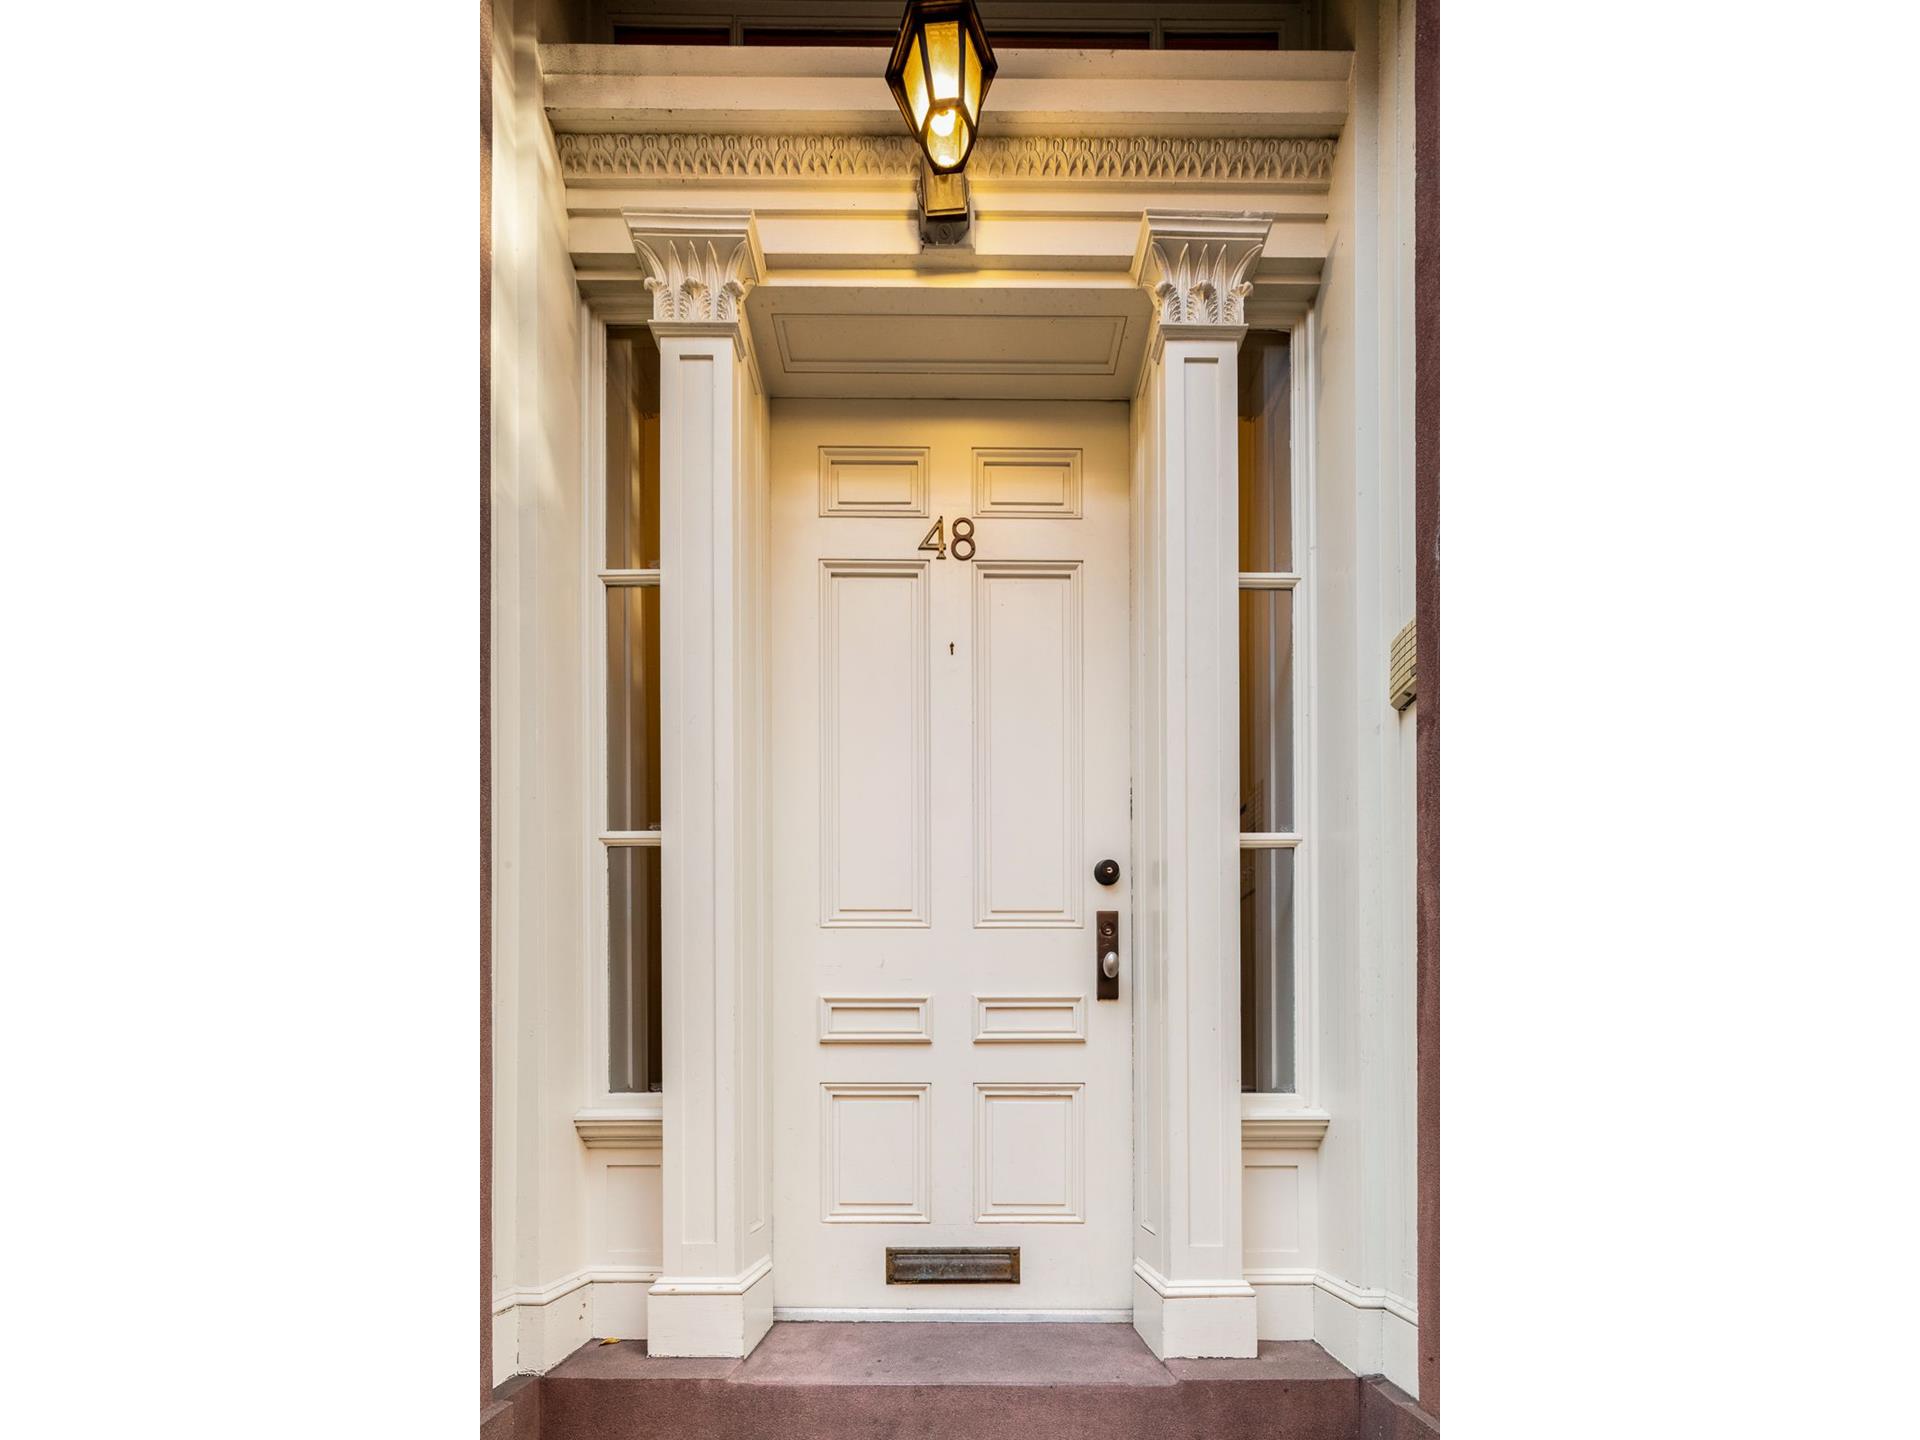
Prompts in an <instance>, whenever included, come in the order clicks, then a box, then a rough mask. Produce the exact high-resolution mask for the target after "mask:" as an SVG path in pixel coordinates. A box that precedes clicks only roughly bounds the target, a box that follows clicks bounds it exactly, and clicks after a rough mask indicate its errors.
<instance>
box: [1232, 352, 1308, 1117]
mask: <svg viewBox="0 0 1920 1440" xmlns="http://www.w3.org/2000/svg"><path fill="white" fill-rule="evenodd" d="M1292 359H1293V357H1292V355H1291V353H1290V351H1289V347H1288V341H1287V337H1286V336H1285V335H1282V334H1279V333H1276V332H1272V331H1259V330H1255V331H1251V332H1249V333H1248V335H1247V338H1246V340H1245V342H1244V343H1243V345H1242V347H1241V353H1240V437H1239V438H1240V527H1239V528H1240V559H1239V568H1240V1057H1241V1059H1240V1088H1241V1089H1242V1090H1243V1091H1248V1092H1253V1093H1260V1094H1290V1093H1294V1092H1295V1090H1296V1089H1297V1084H1298V1076H1297V1067H1298V1058H1299V1057H1298V1053H1297V1052H1298V1044H1297V1036H1298V1024H1297V1012H1298V1006H1297V1003H1296V1002H1297V989H1298V986H1297V975H1298V965H1297V959H1298V955H1299V951H1300V949H1301V946H1300V935H1301V924H1300V914H1301V907H1300V905H1299V904H1297V903H1296V885H1297V882H1298V879H1299V863H1298V862H1299V850H1300V845H1301V839H1302V837H1301V833H1300V814H1299V804H1298V798H1297V793H1296V791H1297V783H1298V777H1299V775H1300V773H1301V766H1300V750H1301V735H1302V729H1303V727H1302V723H1301V719H1302V715H1303V714H1304V710H1303V703H1304V702H1303V697H1302V694H1301V686H1300V681H1299V667H1298V666H1297V665H1296V663H1295V662H1296V653H1297V645H1296V638H1297V633H1298V627H1299V623H1300V616H1299V608H1300V607H1299V603H1298V602H1299V601H1301V600H1302V599H1304V594H1303V592H1302V591H1301V589H1300V583H1301V566H1302V560H1303V556H1302V553H1301V550H1302V547H1301V545H1300V540H1299V536H1300V531H1301V530H1302V528H1303V527H1302V526H1301V525H1299V524H1298V523H1297V519H1298V515H1299V513H1300V506H1299V500H1300V497H1298V496H1296V495H1295V493H1294V492H1295V486H1294V484H1293V448H1294V447H1293V436H1292V416H1293V389H1294V385H1293V365H1292Z"/></svg>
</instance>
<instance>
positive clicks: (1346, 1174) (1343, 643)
mask: <svg viewBox="0 0 1920 1440" xmlns="http://www.w3.org/2000/svg"><path fill="white" fill-rule="evenodd" d="M1338 8H1339V16H1338V23H1339V25H1340V26H1342V27H1344V28H1345V30H1346V32H1347V33H1346V36H1345V37H1344V38H1346V39H1349V40H1350V41H1351V43H1352V45H1353V47H1354V50H1355V52H1356V59H1355V65H1354V75H1353V81H1352V84H1353V93H1352V97H1351V107H1350V110H1349V115H1348V120H1347V127H1346V130H1345V132H1344V133H1343V135H1342V137H1341V141H1340V146H1339V150H1338V151H1337V153H1336V157H1335V161H1334V173H1333V183H1332V188H1331V191H1330V193H1329V196H1328V207H1329V220H1328V230H1329V242H1330V246H1329V255H1328V260H1327V264H1326V271H1325V279H1324V284H1323V287H1322V291H1321V296H1320V300H1319V303H1318V306H1317V308H1316V315H1315V325H1316V327H1317V328H1316V341H1317V344H1318V347H1319V357H1318V358H1319V388H1318V394H1317V396H1316V402H1315V408H1316V422H1317V425H1318V434H1319V455H1318V468H1317V474H1316V482H1315V483H1316V499H1317V516H1318V529H1317V534H1316V549H1315V554H1314V569H1313V574H1314V577H1315V578H1314V582H1313V583H1314V585H1315V597H1316V601H1317V606H1316V611H1317V617H1318V618H1317V622H1316V623H1317V631H1318V633H1317V637H1316V638H1317V643H1318V663H1319V675H1318V685H1317V689H1316V694H1317V696H1318V700H1319V705H1320V711H1319V715H1318V717H1317V725H1316V731H1315V733H1316V738H1317V740H1318V745H1319V749H1318V753H1317V755H1316V757H1315V762H1316V763H1315V766H1314V774H1313V777H1312V781H1311V783H1312V784H1313V785H1314V786H1315V787H1316V791H1317V801H1318V808H1317V811H1316V822H1317V826H1318V837H1317V843H1318V844H1319V846H1320V861H1321V863H1320V865H1319V867H1318V872H1317V881H1318V885H1319V894H1318V897H1317V903H1318V911H1317V914H1318V918H1319V927H1318V935H1319V945H1320V965H1319V974H1320V981H1321V990H1320V1000H1319V1005H1318V1016H1317V1025H1318V1042H1319V1043H1318V1046H1317V1049H1318V1053H1319V1066H1320V1071H1319V1077H1320V1095H1321V1100H1322V1103H1323V1104H1324V1105H1325V1107H1326V1108H1327V1109H1328V1110H1329V1111H1330V1112H1332V1114H1333V1117H1334V1119H1333V1123H1332V1125H1331V1126H1330V1128H1329V1129H1328V1131H1327V1136H1326V1139H1325V1141H1324V1143H1323V1145H1322V1147H1321V1151H1320V1155H1319V1166H1318V1170H1319V1195H1318V1220H1319V1228H1318V1243H1319V1256H1318V1266H1319V1270H1320V1273H1321V1276H1322V1277H1324V1278H1323V1281H1322V1282H1321V1283H1317V1284H1316V1285H1315V1286H1314V1289H1313V1300H1312V1304H1313V1335H1314V1338H1315V1339H1317V1340H1319V1341H1320V1343H1321V1344H1322V1345H1324V1346H1325V1347H1326V1348H1327V1349H1328V1350H1329V1351H1330V1352H1332V1354H1333V1355H1334V1356H1335V1357H1336V1358H1338V1359H1339V1360H1341V1361H1342V1362H1343V1363H1344V1364H1346V1365H1348V1366H1349V1367H1351V1368H1352V1369H1354V1370H1356V1371H1359V1372H1361V1373H1369V1372H1384V1373H1385V1374H1386V1375H1387V1376H1388V1378H1390V1379H1391V1380H1393V1381H1394V1382H1395V1383H1396V1384H1398V1385H1400V1386H1402V1387H1403V1388H1405V1389H1406V1390H1408V1391H1413V1390H1415V1388H1416V1386H1417V1381H1418V1374H1417V1370H1418V1366H1417V1346H1416V1330H1415V1324H1414V1317H1415V1314H1416V1310H1415V1306H1416V1304H1417V1296H1416V1294H1415V1285H1414V1277H1415V1270H1416V1265H1415V1248H1414V1220H1415V1135H1414V1123H1413V1121H1414V1093H1415V1072H1414V1060H1415V1048H1414V1009H1413V1001H1414V929H1413V814H1414V790H1413V741H1414V734H1413V724H1414V721H1413V712H1412V711H1408V712H1406V713H1405V714H1396V713H1395V712H1394V711H1393V709H1392V708H1391V707H1390V706H1388V704H1387V663H1388V650H1389V647H1390V645H1391V642H1392V639H1393V635H1394V633H1395V632H1396V631H1397V630H1398V629H1399V628H1400V627H1401V626H1402V625H1403V624H1405V623H1406V621H1407V620H1408V619H1410V618H1411V617H1412V614H1413V569H1412V535H1413V453H1412V446H1411V435H1412V402H1413V350H1412V335H1413V289H1412V269H1413V252H1412V223H1413V214H1412V203H1413V184H1412V180H1413V177H1412V166H1413V137H1412V70H1413V67H1412V35H1413V7H1412V4H1411V3H1410V0H1357V3H1348V4H1344V5H1342V6H1340V7H1338Z"/></svg>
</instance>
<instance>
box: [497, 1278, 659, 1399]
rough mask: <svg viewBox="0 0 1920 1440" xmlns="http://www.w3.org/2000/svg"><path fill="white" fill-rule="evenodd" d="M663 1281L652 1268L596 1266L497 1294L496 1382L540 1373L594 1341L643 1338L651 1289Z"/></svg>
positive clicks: (645, 1331)
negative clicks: (599, 1338) (544, 1282)
mask: <svg viewBox="0 0 1920 1440" xmlns="http://www.w3.org/2000/svg"><path fill="white" fill-rule="evenodd" d="M659 1277H660V1272H659V1270H658V1269H656V1268H653V1267H650V1266H639V1265H596V1266H589V1267H587V1268H586V1269H583V1270H576V1271H574V1272H573V1274H571V1275H565V1276H562V1277H561V1278H560V1279H558V1280H555V1281H553V1282H552V1283H551V1284H548V1285H538V1286H526V1285H523V1286H520V1287H518V1288H516V1289H513V1290H506V1291H502V1292H500V1293H498V1294H496V1295H495V1296H494V1297H493V1376H494V1383H495V1384H496V1385H497V1384H499V1383H500V1382H501V1381H503V1380H507V1379H510V1378H512V1377H513V1376H515V1375H528V1374H542V1373H544V1372H545V1371H547V1370H550V1369H552V1368H553V1367H554V1366H555V1365H558V1364H559V1363H560V1362H561V1361H562V1360H564V1359H566V1358H567V1356H569V1355H571V1354H572V1353H573V1352H574V1351H575V1350H578V1349H579V1348H580V1347H581V1346H582V1345H584V1344H586V1343H587V1341H589V1340H591V1339H594V1338H595V1337H596V1336H599V1337H606V1336H614V1337H617V1338H619V1339H622V1340H640V1339H644V1338H645V1337H646V1333H647V1289H648V1287H649V1286H651V1285H652V1284H653V1282H654V1281H655V1280H657V1279H659Z"/></svg>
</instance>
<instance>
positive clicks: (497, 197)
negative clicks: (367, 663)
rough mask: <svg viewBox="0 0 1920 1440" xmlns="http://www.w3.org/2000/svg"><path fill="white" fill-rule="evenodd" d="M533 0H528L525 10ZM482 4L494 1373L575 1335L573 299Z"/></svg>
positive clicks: (500, 38)
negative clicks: (487, 137) (487, 141)
mask: <svg viewBox="0 0 1920 1440" xmlns="http://www.w3.org/2000/svg"><path fill="white" fill-rule="evenodd" d="M543 8H544V9H545V10H546V11H547V12H549V13H548V14H546V15H542V14H541V13H539V12H540V11H541V10H542V9H543ZM556 8H557V7H554V6H551V5H549V6H546V7H540V6H538V5H535V4H530V3H527V0H495V3H494V31H493V34H494V67H493V95H494V131H493V220H494V235H493V333H492V356H493V452H492V465H493V577H492V578H493V687H494V703H493V805H494V819H493V833H494V855H493V896H494V921H493V947H494V948H493V954H494V1016H493V1035H494V1064H495V1080H494V1183H493V1228H494V1237H493V1238H494V1245H493V1260H494V1276H493V1287H494V1374H495V1378H496V1379H504V1378H505V1377H507V1376H509V1375H512V1374H515V1373H517V1372H519V1371H524V1370H533V1369H540V1368H544V1367H545V1366H546V1365H549V1364H551V1363H553V1362H554V1361H555V1360H557V1359H558V1358H560V1356H562V1355H564V1354H566V1353H567V1352H568V1351H569V1350H571V1349H573V1348H574V1346H576V1345H577V1344H578V1343H579V1342H580V1341H581V1340H583V1339H585V1338H586V1335H587V1329H588V1323H589V1315H588V1307H589V1299H590V1291H589V1289H588V1288H587V1287H586V1286H585V1284H584V1283H582V1282H581V1280H580V1278H579V1277H580V1272H581V1270H582V1269H583V1267H584V1266H585V1265H586V1264H587V1262H588V1259H589V1254H588V1249H587V1246H588V1237H587V1233H586V1200H587V1189H588V1180H589V1176H590V1170H593V1169H597V1168H598V1167H597V1166H590V1165H589V1162H588V1159H587V1155H586V1152H585V1151H584V1150H583V1148H582V1147H581V1145H580V1142H579V1140H578V1139H577V1137H576V1136H575V1134H574V1130H573V1125H572V1120H571V1117H572V1113H573V1111H574V1110H575V1109H576V1108H577V1107H578V1106H579V1105H580V1104H581V1103H582V1102H583V1098H584V1096H583V1090H584V1084H585V1077H586V1060H585V1054H586V1052H585V1048H584V1047H585V1045H586V1039H587V1035H586V1010H585V1006H584V1004H583V999H582V997H583V996H584V994H585V989H584V978H585V977H584V972H583V965H584V963H585V953H586V946H585V943H584V939H585V937H584V936H583V934H582V931H583V928H584V926H583V921H584V917H585V907H584V906H583V904H582V894H583V890H584V887H585V876H584V873H583V858H582V847H581V843H580V837H581V834H582V828H583V826H584V825H585V824H586V808H585V799H586V796H585V785H584V778H583V777H584V774H585V769H586V767H585V765H584V754H583V751H582V743H581V742H582V738H583V735H584V733H585V732H584V726H583V714H582V703H581V696H582V688H583V687H582V680H583V672H582V668H581V667H582V665H583V663H584V660H585V656H584V647H585V637H586V628H585V626H584V625H583V624H582V623H581V594H582V586H583V580H584V575H583V569H582V566H583V555H582V548H581V533H582V532H581V518H582V517H581V509H580V506H581V478H580V477H581V466H580V458H581V457H580V438H579V437H580V408H581V391H580V374H579V367H580V351H581V347H580V333H579V327H580V319H579V314H580V308H579V296H578V293H577V291H576V289H575V286H574V281H573V269H572V264H571V262H570V260H569V258H568V255H567V246H566V205H565V194H564V191H563V189H562V187H561V184H560V178H559V168H558V157H557V155H556V153H555V150H554V145H553V139H552V135H551V133H550V132H549V130H548V127H547V124H546V120H545V117H544V115H543V113H542V110H541V90H540V70H539V65H538V60H537V53H536V48H535V47H536V44H537V42H538V39H539V37H540V33H541V31H540V28H539V27H540V25H541V23H542V21H543V20H545V21H547V22H549V23H551V20H552V13H551V12H553V11H554V10H555V9H556Z"/></svg>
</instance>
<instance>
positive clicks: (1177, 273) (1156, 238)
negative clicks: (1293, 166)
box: [1133, 210, 1273, 325]
mask: <svg viewBox="0 0 1920 1440" xmlns="http://www.w3.org/2000/svg"><path fill="white" fill-rule="evenodd" d="M1272 226H1273V217H1272V216H1271V215H1245V214H1241V215H1174V214H1169V213H1167V212H1165V211H1161V210H1149V211H1147V212H1146V213H1145V214H1144V215H1143V216H1141V220H1140V243H1139V246H1138V248H1137V249H1136V250H1135V253H1134V262H1133V277H1134V279H1135V280H1136V281H1137V282H1138V283H1139V284H1141V285H1143V286H1145V287H1146V290H1147V293H1148V294H1149V295H1151V296H1152V297H1153V305H1154V316H1155V318H1156V319H1157V320H1158V321H1159V322H1160V323H1161V324H1162V325H1244V324H1245V323H1246V299H1247V293H1248V292H1249V291H1250V290H1252V289H1253V272H1254V270H1255V269H1256V268H1257V267H1258V266H1259V264H1260V252H1261V250H1262V249H1263V248H1264V247H1265V245H1266V243H1267V231H1268V230H1269V229H1271V228H1272Z"/></svg>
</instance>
